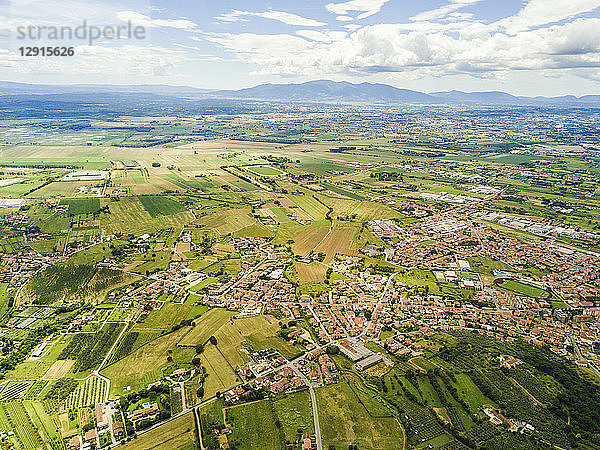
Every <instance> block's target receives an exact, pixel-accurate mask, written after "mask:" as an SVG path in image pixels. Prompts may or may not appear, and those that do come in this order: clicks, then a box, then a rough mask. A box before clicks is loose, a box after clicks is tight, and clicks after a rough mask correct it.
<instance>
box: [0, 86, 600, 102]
mask: <svg viewBox="0 0 600 450" xmlns="http://www.w3.org/2000/svg"><path fill="white" fill-rule="evenodd" d="M73 94H77V95H78V96H85V94H114V95H125V94H145V95H156V96H162V97H178V98H183V97H190V98H195V99H199V98H203V99H208V98H213V99H244V100H268V101H292V102H324V103H371V104H373V103H384V104H403V103H407V104H477V105H530V106H580V107H600V95H586V96H583V97H575V96H573V95H567V96H562V97H518V96H515V95H511V94H507V93H506V92H499V91H491V92H462V91H456V90H453V91H446V92H433V93H430V94H426V93H423V92H418V91H412V90H410V89H400V88H396V87H393V86H389V85H387V84H380V83H360V84H354V83H349V82H346V81H341V82H335V81H329V80H317V81H309V82H306V83H291V84H260V85H258V86H254V87H251V88H246V89H240V90H211V89H198V88H192V87H189V86H165V85H151V84H148V85H99V84H77V85H42V84H25V83H14V82H6V81H3V82H0V96H6V95H9V96H15V95H36V96H37V95H73Z"/></svg>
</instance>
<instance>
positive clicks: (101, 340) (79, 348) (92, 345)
mask: <svg viewBox="0 0 600 450" xmlns="http://www.w3.org/2000/svg"><path fill="white" fill-rule="evenodd" d="M123 326H124V324H119V323H106V324H105V325H104V326H103V327H102V328H101V329H100V331H98V332H97V333H94V334H91V333H78V334H76V335H75V336H73V339H71V341H70V342H69V345H67V347H65V348H64V350H63V351H62V352H61V353H60V355H58V359H73V360H75V364H73V369H72V370H73V371H74V372H81V371H85V370H90V369H93V368H96V367H97V366H99V365H100V363H101V362H102V360H103V359H104V357H105V356H106V353H107V352H108V351H109V350H110V348H111V347H112V345H113V344H114V343H115V340H116V339H117V337H118V336H119V333H121V330H122V329H123Z"/></svg>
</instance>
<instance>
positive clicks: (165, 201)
mask: <svg viewBox="0 0 600 450" xmlns="http://www.w3.org/2000/svg"><path fill="white" fill-rule="evenodd" d="M138 198H139V199H140V202H141V203H142V205H143V206H144V208H145V209H146V211H148V214H150V216H151V217H152V218H153V219H154V218H156V217H159V216H171V215H173V214H179V213H182V212H185V211H186V208H185V206H183V205H182V204H181V203H178V202H176V201H175V200H172V199H170V198H168V197H164V196H154V195H144V196H141V197H138Z"/></svg>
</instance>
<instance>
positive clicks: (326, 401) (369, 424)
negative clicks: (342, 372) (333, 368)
mask: <svg viewBox="0 0 600 450" xmlns="http://www.w3.org/2000/svg"><path fill="white" fill-rule="evenodd" d="M317 400H318V406H319V420H320V423H321V434H322V437H323V446H324V448H328V447H329V446H330V445H333V446H334V447H335V448H339V449H342V448H348V445H351V444H358V447H359V448H364V449H390V450H392V449H403V448H405V444H404V430H403V429H402V426H401V425H400V424H399V423H398V422H397V421H396V419H395V418H393V417H386V418H380V419H376V418H373V417H371V416H370V415H369V413H368V411H367V410H366V409H365V407H364V406H363V405H362V404H361V403H360V402H359V399H358V397H357V396H356V395H355V394H354V392H353V391H352V389H351V388H350V386H349V385H348V384H347V383H337V384H332V385H330V386H326V387H322V388H319V389H317Z"/></svg>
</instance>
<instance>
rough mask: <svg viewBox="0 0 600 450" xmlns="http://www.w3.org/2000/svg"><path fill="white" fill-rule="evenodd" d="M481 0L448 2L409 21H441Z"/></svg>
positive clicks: (453, 0) (452, 0)
mask: <svg viewBox="0 0 600 450" xmlns="http://www.w3.org/2000/svg"><path fill="white" fill-rule="evenodd" d="M480 1H481V0H450V3H448V4H447V5H444V6H440V7H439V8H436V9H432V10H430V11H423V12H421V13H419V14H417V15H415V16H413V17H411V18H410V20H413V21H427V20H435V19H441V18H444V17H447V16H450V15H451V14H452V13H454V12H455V11H458V10H459V9H462V8H464V7H465V6H469V5H473V4H475V3H478V2H480Z"/></svg>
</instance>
